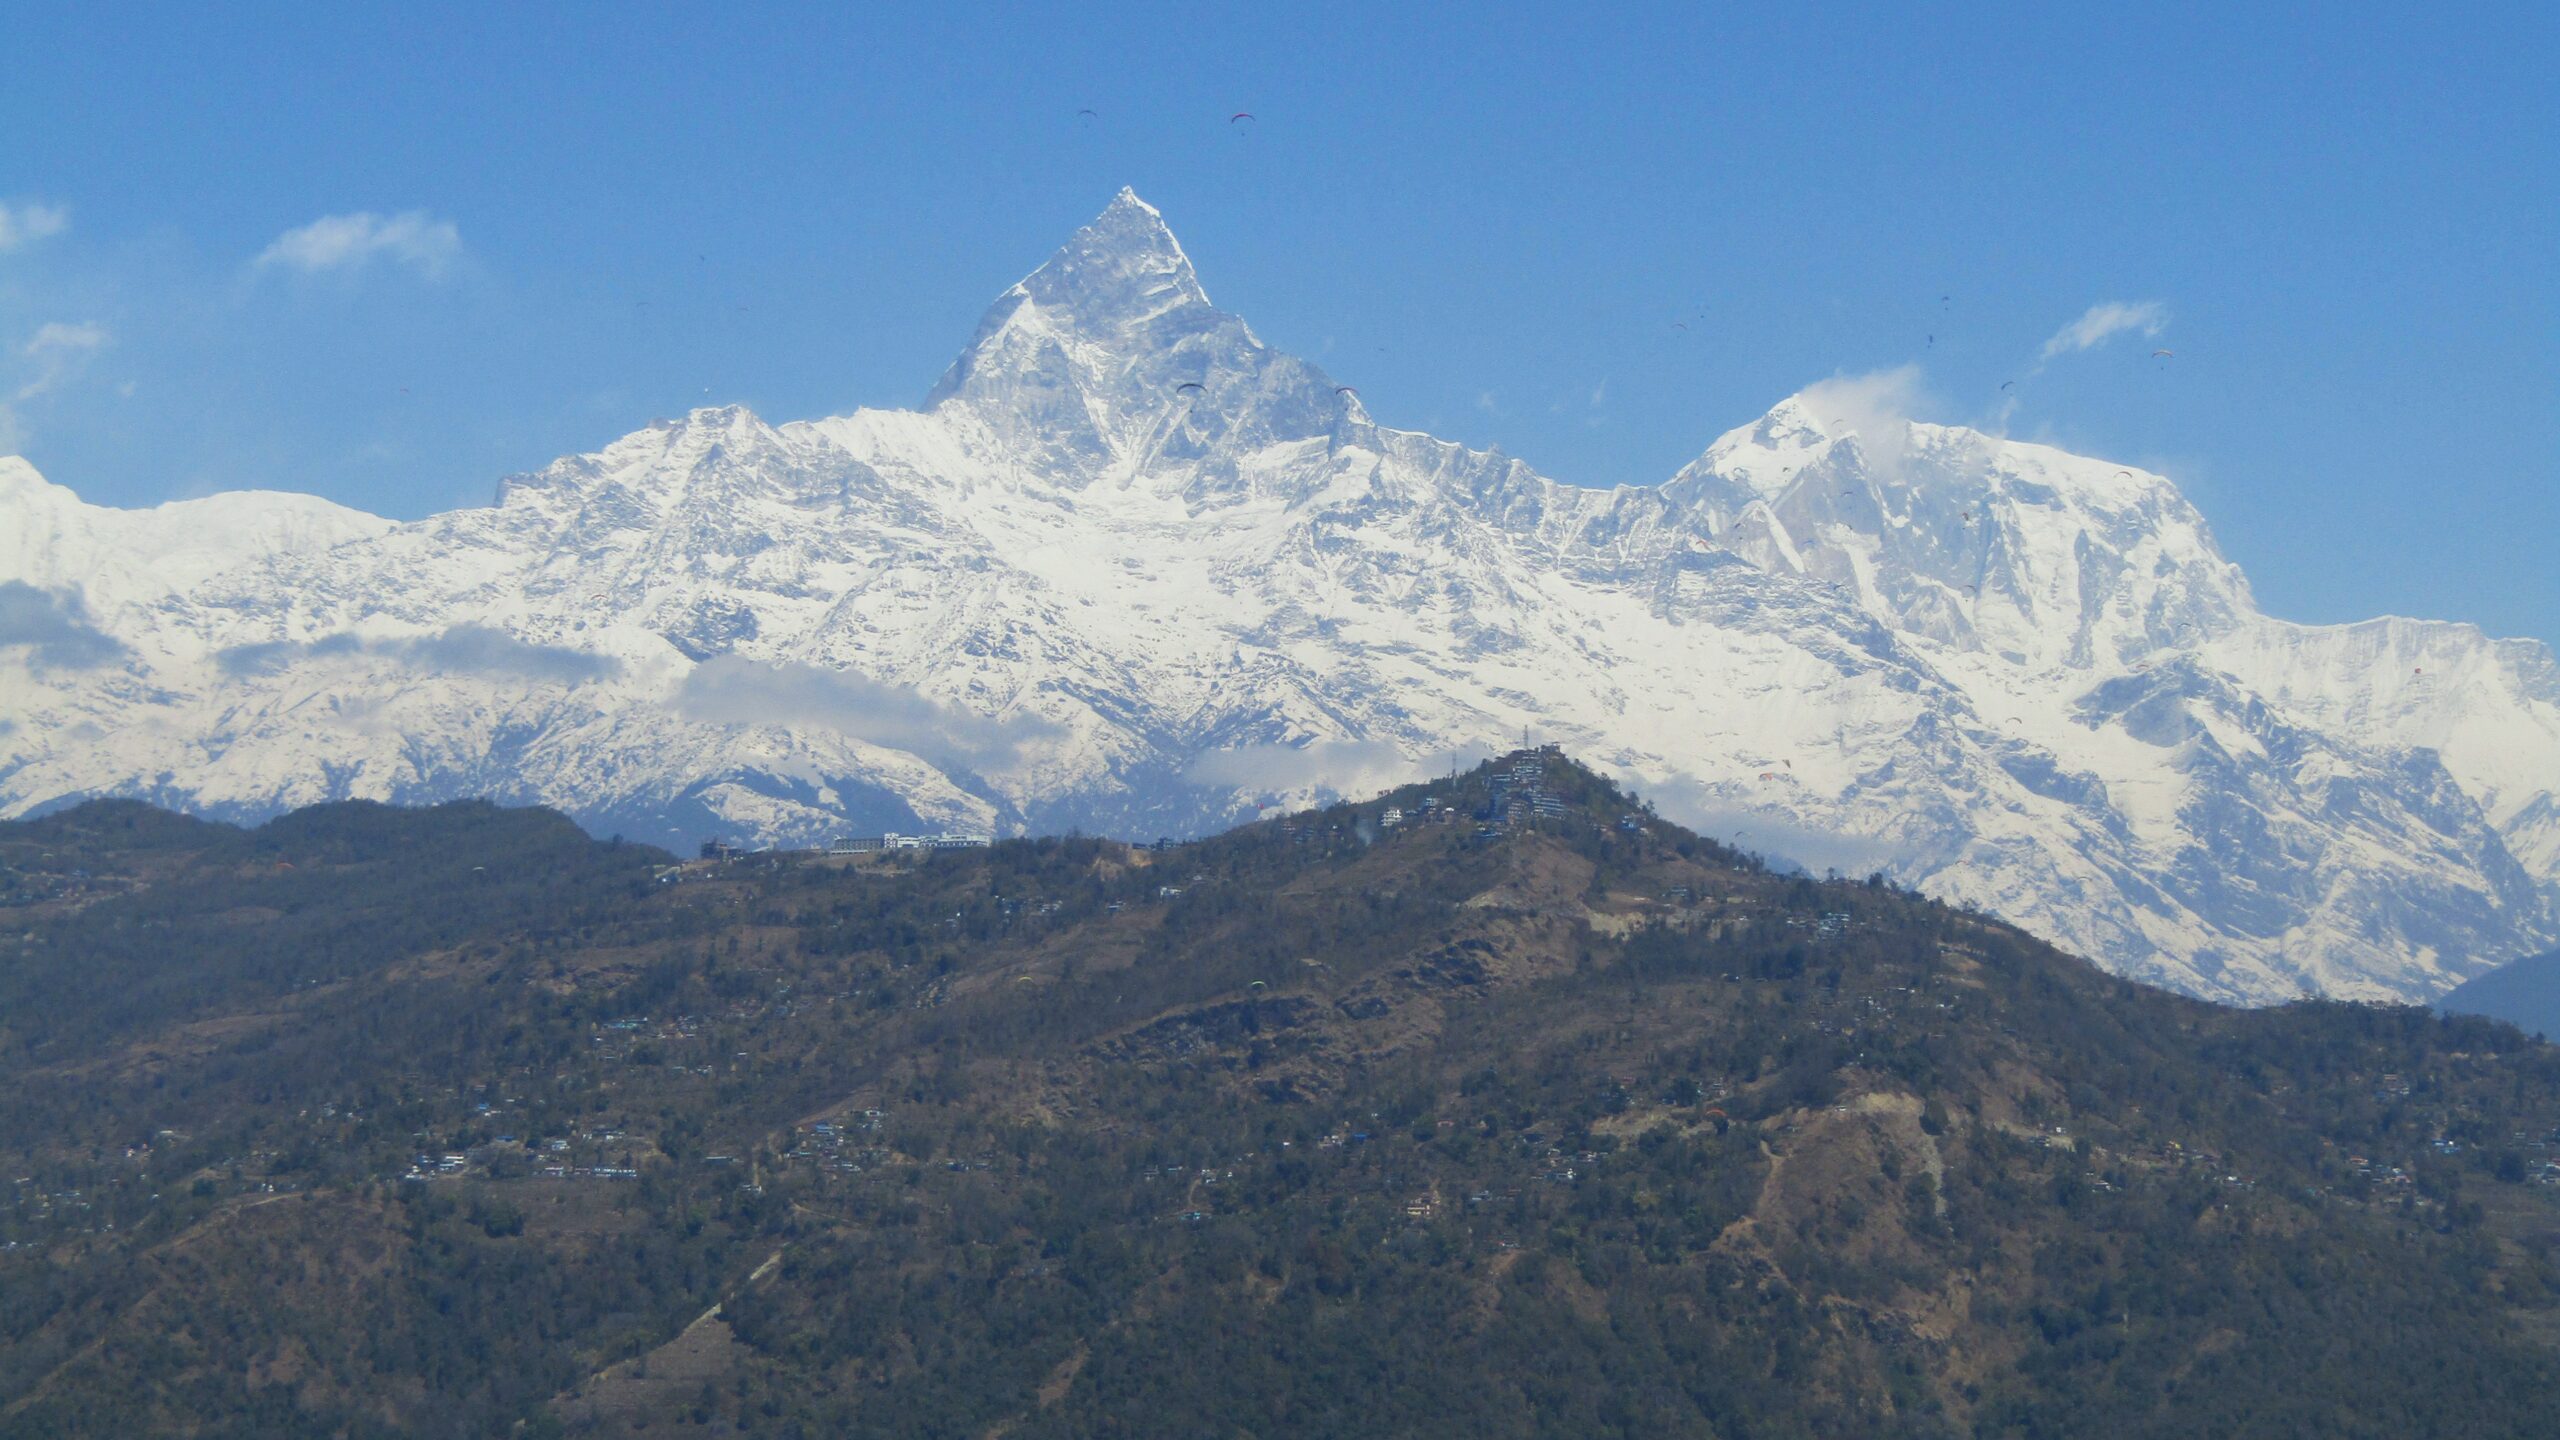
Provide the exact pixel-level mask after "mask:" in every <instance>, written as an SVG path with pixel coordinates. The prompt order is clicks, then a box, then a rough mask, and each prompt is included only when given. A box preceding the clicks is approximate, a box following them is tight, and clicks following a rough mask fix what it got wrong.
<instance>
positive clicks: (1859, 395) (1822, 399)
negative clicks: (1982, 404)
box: [1796, 365, 1920, 476]
mask: <svg viewBox="0 0 2560 1440" xmlns="http://www.w3.org/2000/svg"><path fill="white" fill-rule="evenodd" d="M1796 398H1797V400H1798V401H1799V403H1801V404H1802V405H1803V406H1804V407H1805V408H1806V410H1808V411H1810V412H1811V414H1812V418H1813V420H1814V422H1815V423H1816V424H1819V425H1821V426H1822V427H1823V429H1824V431H1825V432H1826V433H1828V434H1832V435H1840V436H1847V435H1854V436H1856V437H1857V441H1858V449H1859V451H1860V452H1861V453H1862V454H1864V455H1865V456H1866V460H1867V464H1868V465H1869V466H1870V467H1872V468H1873V469H1874V470H1875V471H1876V473H1878V474H1880V475H1886V476H1890V475H1893V474H1894V473H1896V471H1897V469H1898V467H1899V466H1900V465H1901V464H1902V453H1903V451H1905V450H1907V449H1909V448H1910V445H1911V413H1912V411H1913V410H1915V409H1917V408H1919V404H1920V367H1919V366H1917V365H1902V366H1897V367H1895V368H1894V369H1891V370H1877V371H1872V372H1870V373H1868V374H1865V375H1834V376H1832V377H1831V378H1830V379H1828V380H1817V381H1815V382H1814V383H1813V384H1811V385H1807V386H1806V387H1804V390H1803V392H1802V393H1801V394H1800V395H1798V396H1797V397H1796Z"/></svg>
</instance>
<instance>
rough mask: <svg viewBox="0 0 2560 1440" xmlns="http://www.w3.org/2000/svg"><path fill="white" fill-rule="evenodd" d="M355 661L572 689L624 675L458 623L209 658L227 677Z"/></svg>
mask: <svg viewBox="0 0 2560 1440" xmlns="http://www.w3.org/2000/svg"><path fill="white" fill-rule="evenodd" d="M339 656H358V657H362V658H365V659H370V660H388V661H390V662H392V663H393V664H396V665H401V666H404V667H406V668H409V669H413V670H426V671H433V672H436V673H440V674H460V675H484V676H493V677H501V678H506V679H515V680H534V681H549V682H552V683H556V684H562V685H576V684H580V683H583V682H585V681H589V680H604V679H610V678H611V677H613V676H615V675H619V674H621V673H622V662H621V661H619V660H615V659H613V658H612V657H610V656H606V655H596V654H591V653H589V652H587V651H584V650H571V649H568V648H567V647H565V646H559V645H542V644H537V643H535V642H533V641H530V640H519V639H517V638H516V637H515V636H513V635H510V634H508V633H507V632H506V631H504V630H499V629H496V628H494V627H492V626H488V625H475V624H469V623H465V624H461V625H456V626H454V627H453V628H452V629H450V630H445V631H441V632H439V633H437V634H433V635H399V636H383V637H373V638H368V637H366V636H361V635H352V634H343V633H342V634H337V635H328V636H323V637H322V638H320V639H318V640H309V641H302V640H271V641H266V642H263V643H260V644H254V645H235V646H232V647H231V648H230V649H228V650H223V651H221V652H219V653H217V654H216V655H215V656H214V657H213V659H214V664H215V665H217V666H219V667H220V668H221V670H222V672H223V673H224V674H226V675H266V674H272V673H274V672H276V671H278V670H282V669H285V668H286V667H288V666H291V665H296V664H300V663H302V662H303V661H306V660H317V659H328V658H332V657H339Z"/></svg>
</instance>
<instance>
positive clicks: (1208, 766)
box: [1182, 740, 1417, 795]
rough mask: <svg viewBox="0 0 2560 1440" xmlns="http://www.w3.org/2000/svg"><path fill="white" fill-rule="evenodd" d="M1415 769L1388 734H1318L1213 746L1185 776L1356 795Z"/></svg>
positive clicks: (1226, 784) (1258, 788)
mask: <svg viewBox="0 0 2560 1440" xmlns="http://www.w3.org/2000/svg"><path fill="white" fill-rule="evenodd" d="M1416 773H1417V767H1416V766H1415V764H1414V762H1412V761H1411V760H1408V759H1406V758H1405V754H1404V752H1403V751H1401V750H1399V749H1397V748H1396V747H1395V746H1394V745H1392V744H1389V743H1388V742H1386V741H1384V740H1315V741H1310V742H1309V743H1307V744H1304V745H1284V744H1267V745H1240V746H1237V747H1236V748H1234V749H1232V750H1212V751H1210V752H1208V753H1207V754H1205V755H1202V756H1201V757H1200V758H1198V759H1196V760H1194V761H1192V762H1191V764H1190V765H1189V766H1188V767H1186V768H1185V769H1184V770H1183V772H1182V778H1184V779H1185V780H1188V781H1190V782H1191V783H1192V784H1194V785H1215V786H1219V787H1222V788H1231V789H1236V790H1249V791H1254V792H1257V793H1261V794H1275V793H1276V794H1287V793H1290V792H1293V791H1294V792H1306V791H1327V792H1331V793H1332V794H1336V795H1358V794H1368V793H1372V792H1374V791H1378V790H1385V789H1388V788H1390V787H1392V786H1396V785H1401V784H1403V783H1405V782H1407V781H1409V780H1412V779H1413V778H1414V777H1415V774H1416Z"/></svg>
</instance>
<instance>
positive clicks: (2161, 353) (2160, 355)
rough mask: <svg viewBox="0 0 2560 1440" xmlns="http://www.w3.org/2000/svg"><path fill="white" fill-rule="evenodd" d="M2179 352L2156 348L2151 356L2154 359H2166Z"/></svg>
mask: <svg viewBox="0 0 2560 1440" xmlns="http://www.w3.org/2000/svg"><path fill="white" fill-rule="evenodd" d="M2177 353H2178V352H2177V351H2175V350H2154V351H2152V352H2151V358H2152V359H2154V360H2166V359H2168V358H2169V357H2171V356H2173V355H2175V354H2177Z"/></svg>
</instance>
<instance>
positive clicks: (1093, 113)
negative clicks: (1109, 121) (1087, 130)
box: [1076, 110, 1102, 120]
mask: <svg viewBox="0 0 2560 1440" xmlns="http://www.w3.org/2000/svg"><path fill="white" fill-rule="evenodd" d="M1076 118H1077V119H1079V120H1099V119H1101V118H1102V113H1101V112H1100V111H1098V110H1079V111H1077V112H1076Z"/></svg>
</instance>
